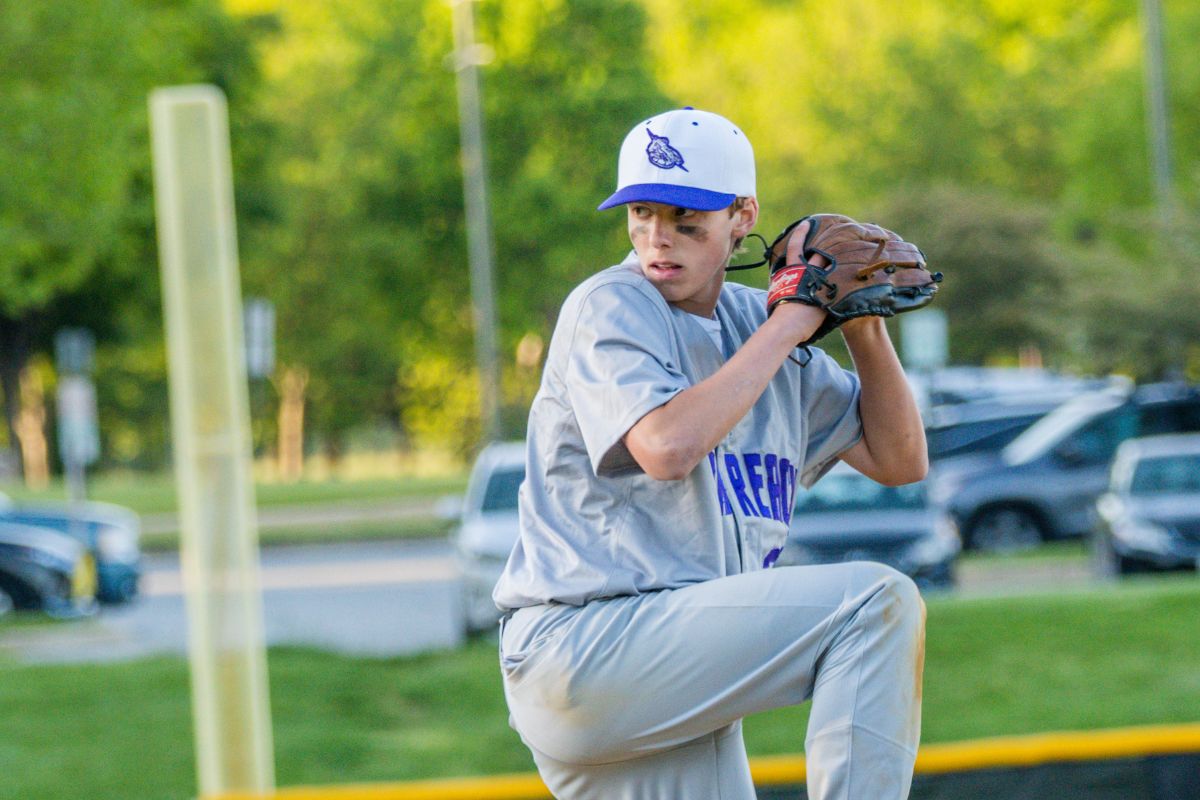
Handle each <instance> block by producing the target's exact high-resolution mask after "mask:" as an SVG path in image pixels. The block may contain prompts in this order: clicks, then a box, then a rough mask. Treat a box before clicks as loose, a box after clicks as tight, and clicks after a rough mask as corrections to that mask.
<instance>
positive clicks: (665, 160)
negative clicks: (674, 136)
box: [646, 128, 688, 172]
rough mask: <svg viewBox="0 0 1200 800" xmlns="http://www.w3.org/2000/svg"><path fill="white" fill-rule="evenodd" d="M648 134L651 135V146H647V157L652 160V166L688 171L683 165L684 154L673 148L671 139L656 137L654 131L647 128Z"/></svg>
mask: <svg viewBox="0 0 1200 800" xmlns="http://www.w3.org/2000/svg"><path fill="white" fill-rule="evenodd" d="M646 133H648V134H650V144H648V145H646V157H647V158H648V159H650V163H651V164H653V165H654V166H656V167H658V168H659V169H673V168H674V167H679V168H680V169H681V170H683V171H684V172H687V171H688V168H687V167H685V166H684V165H683V153H680V152H679V151H678V150H676V149H675V148H674V147H671V140H670V139H668V138H667V137H666V136H655V135H654V131H652V130H650V129H649V128H646Z"/></svg>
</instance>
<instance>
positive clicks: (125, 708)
mask: <svg viewBox="0 0 1200 800" xmlns="http://www.w3.org/2000/svg"><path fill="white" fill-rule="evenodd" d="M1197 630H1200V581H1197V580H1196V579H1195V577H1193V576H1186V577H1177V578H1162V579H1147V580H1144V581H1136V582H1130V583H1128V584H1126V585H1120V586H1111V587H1106V588H1103V589H1098V590H1089V591H1086V592H1077V593H1072V594H1066V595H1061V596H1033V597H1020V598H1003V599H987V600H955V599H949V598H947V599H936V600H931V601H930V603H929V623H928V660H927V668H926V678H925V718H924V736H923V740H924V741H925V742H944V741H957V740H963V739H969V738H976V737H981V736H991V735H999V734H1015V733H1030V732H1039V731H1049V730H1077V729H1095V728H1105V727H1118V726H1125V725H1136V724H1146V723H1160V722H1188V721H1197V720H1200V648H1198V647H1196V642H1195V633H1196V631H1197ZM495 659H496V656H495V644H494V642H492V641H488V640H483V641H479V642H475V643H473V644H471V645H470V646H468V647H467V648H465V649H463V650H459V651H455V652H444V653H434V654H429V655H423V656H419V657H411V658H397V659H352V658H345V657H341V656H338V655H331V654H327V653H321V652H315V651H311V650H300V649H276V650H272V652H271V654H270V680H271V695H272V713H273V717H274V726H275V746H276V761H277V765H278V781H279V784H280V785H297V784H328V783H346V782H358V781H394V780H404V779H410V778H418V777H436V776H449V775H471V774H485V773H492V772H510V771H524V770H528V769H531V762H530V760H529V757H528V754H527V753H526V752H525V751H524V749H523V748H522V746H521V744H520V742H519V740H518V739H517V737H516V734H514V733H513V732H512V731H510V730H509V729H508V726H507V722H506V717H507V715H506V711H505V708H504V701H503V698H502V696H501V692H500V683H499V675H498V673H497V670H496V662H495ZM188 702H189V701H188V679H187V668H186V664H185V663H184V662H183V661H181V660H178V659H153V660H146V661H139V662H133V663H126V664H111V665H94V666H36V667H28V666H18V665H15V664H12V663H0V708H2V709H4V711H3V713H2V715H0V776H3V778H2V779H0V798H30V797H38V798H42V797H45V798H52V797H67V796H71V797H88V798H90V799H91V800H105V799H107V798H110V799H111V800H126V799H127V798H130V797H139V798H187V797H190V796H193V795H194V787H195V782H194V771H193V753H192V744H191V735H190V724H191V723H190V715H189V706H188ZM806 717H807V707H806V706H801V707H796V708H789V709H781V710H778V711H775V712H770V713H767V714H762V715H758V716H756V717H753V718H751V719H749V720H747V722H746V740H747V744H748V747H749V749H750V751H751V753H752V755H764V754H773V753H795V752H799V751H800V750H801V749H802V747H803V738H804V725H805V720H806Z"/></svg>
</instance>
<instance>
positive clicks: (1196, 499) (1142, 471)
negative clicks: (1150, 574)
mask: <svg viewBox="0 0 1200 800" xmlns="http://www.w3.org/2000/svg"><path fill="white" fill-rule="evenodd" d="M1096 511H1097V514H1096V526H1095V528H1094V530H1093V532H1092V545H1093V555H1094V557H1095V562H1094V563H1095V566H1096V568H1097V571H1098V572H1099V573H1100V574H1101V575H1103V576H1115V575H1126V574H1129V573H1133V572H1146V571H1151V570H1167V569H1184V570H1194V569H1196V568H1197V566H1198V565H1200V434H1179V435H1174V436H1150V437H1146V438H1142V439H1130V440H1129V441H1127V442H1125V443H1124V444H1122V445H1121V447H1120V448H1119V449H1118V450H1117V454H1116V456H1115V457H1114V458H1113V464H1112V471H1111V479H1110V482H1109V488H1108V491H1107V492H1106V493H1105V494H1103V495H1101V496H1100V499H1099V500H1097V501H1096Z"/></svg>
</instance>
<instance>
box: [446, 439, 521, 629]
mask: <svg viewBox="0 0 1200 800" xmlns="http://www.w3.org/2000/svg"><path fill="white" fill-rule="evenodd" d="M524 480H525V443H524V442H498V443H496V444H491V445H488V446H487V447H485V448H484V449H483V451H482V452H481V453H480V454H479V457H478V458H477V459H476V460H475V466H474V467H473V468H472V470H471V477H470V479H469V480H468V481H467V494H466V497H465V498H464V499H463V505H462V512H461V517H460V519H459V524H458V525H457V526H456V527H455V529H454V530H453V531H452V532H451V534H450V538H451V541H452V542H453V543H454V554H455V559H456V561H457V562H458V567H459V571H460V572H461V573H462V586H463V627H464V629H465V630H466V632H467V633H468V634H475V633H481V632H483V631H487V630H491V629H493V628H494V627H495V625H496V622H497V621H498V620H499V619H500V612H499V610H498V609H497V608H496V606H495V604H494V603H493V602H492V589H494V588H495V586H496V581H498V580H499V579H500V573H501V572H502V571H503V570H504V565H505V563H506V562H507V561H508V554H509V553H510V552H511V551H512V548H513V545H514V544H515V543H516V541H517V531H518V526H517V491H518V490H519V488H520V486H521V483H522V481H524Z"/></svg>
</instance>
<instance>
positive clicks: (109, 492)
mask: <svg viewBox="0 0 1200 800" xmlns="http://www.w3.org/2000/svg"><path fill="white" fill-rule="evenodd" d="M465 486H466V476H465V475H453V476H448V477H437V478H403V479H391V478H388V479H380V478H376V479H371V480H327V481H300V482H298V483H259V484H257V485H256V486H255V497H256V500H257V501H258V505H260V506H290V505H306V504H320V503H334V502H343V501H359V502H370V501H387V500H396V499H400V498H406V497H436V496H438V495H443V494H455V493H460V492H462V491H463V488H464V487H465ZM0 492H4V493H5V494H7V495H9V496H10V497H12V498H13V499H14V500H20V501H29V500H33V501H36V500H64V499H66V496H67V494H66V488H65V487H64V486H63V484H62V482H61V481H55V482H53V483H51V485H50V487H49V488H47V489H46V490H44V491H37V492H34V491H30V490H29V489H26V488H25V487H24V486H23V485H21V484H11V483H6V484H0ZM88 497H89V498H90V499H92V500H103V501H106V502H109V503H117V504H119V505H123V506H127V507H128V508H132V509H133V510H134V511H136V512H138V513H139V514H158V513H165V512H169V511H174V510H175V509H176V505H177V504H176V499H175V478H174V476H173V475H171V474H170V473H153V474H138V473H113V474H108V475H98V476H96V477H94V478H92V479H90V480H89V481H88Z"/></svg>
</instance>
